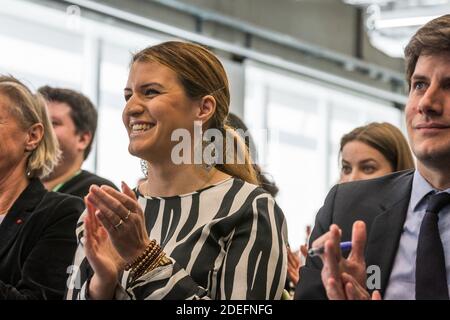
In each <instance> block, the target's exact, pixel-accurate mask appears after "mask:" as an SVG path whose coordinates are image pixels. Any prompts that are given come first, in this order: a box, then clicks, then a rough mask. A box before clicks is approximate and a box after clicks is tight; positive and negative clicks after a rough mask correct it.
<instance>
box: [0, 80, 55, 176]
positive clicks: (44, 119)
mask: <svg viewBox="0 0 450 320" xmlns="http://www.w3.org/2000/svg"><path fill="white" fill-rule="evenodd" d="M0 94H3V95H5V96H6V97H8V99H9V100H10V101H11V103H12V104H11V111H12V112H13V114H14V115H15V116H16V117H17V119H18V120H19V121H20V123H21V125H22V126H23V128H25V129H28V128H30V127H31V126H32V125H34V124H36V123H41V124H42V126H43V127H44V135H43V137H42V139H41V141H40V142H39V144H38V146H37V147H36V149H34V150H33V151H32V152H31V153H30V155H29V156H28V159H27V168H26V173H27V175H28V176H29V177H39V178H43V177H45V176H47V175H48V174H49V173H50V172H51V171H52V170H53V168H54V166H55V165H56V164H57V162H58V160H59V156H60V153H61V151H60V150H59V146H58V140H57V139H56V136H55V134H54V132H53V128H52V125H51V121H50V119H49V117H48V114H47V110H46V105H45V101H44V99H43V98H42V97H41V96H40V95H39V94H36V95H34V94H33V93H32V92H31V91H30V89H28V88H27V87H26V86H25V85H24V84H23V83H22V82H20V81H19V80H17V79H16V78H14V77H12V76H3V75H0Z"/></svg>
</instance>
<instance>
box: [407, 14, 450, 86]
mask: <svg viewBox="0 0 450 320" xmlns="http://www.w3.org/2000/svg"><path fill="white" fill-rule="evenodd" d="M435 54H447V55H449V57H450V14H446V15H443V16H441V17H439V18H436V19H433V20H431V21H430V22H428V23H427V24H425V25H424V26H423V27H422V28H420V29H419V30H418V31H417V32H416V34H415V35H414V36H413V37H412V38H411V40H410V41H409V43H408V45H407V46H406V48H405V62H406V80H407V81H408V85H409V89H411V77H412V75H413V73H414V69H415V68H416V64H417V60H418V59H419V57H420V56H421V55H435Z"/></svg>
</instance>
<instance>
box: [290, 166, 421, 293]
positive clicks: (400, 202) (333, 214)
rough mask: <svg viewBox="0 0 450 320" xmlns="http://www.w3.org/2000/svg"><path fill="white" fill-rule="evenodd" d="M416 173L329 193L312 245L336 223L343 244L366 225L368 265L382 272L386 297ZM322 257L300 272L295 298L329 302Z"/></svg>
mask: <svg viewBox="0 0 450 320" xmlns="http://www.w3.org/2000/svg"><path fill="white" fill-rule="evenodd" d="M413 176H414V170H408V171H402V172H398V173H393V174H390V175H387V176H384V177H381V178H377V179H371V180H364V181H356V182H350V183H343V184H340V185H336V186H335V187H334V188H333V189H331V191H330V192H329V194H328V196H327V198H326V200H325V203H324V205H323V207H322V208H321V209H320V210H319V212H318V214H317V217H316V223H315V226H314V230H313V232H312V233H311V239H310V246H311V244H312V242H313V241H314V240H316V239H317V238H318V237H320V236H321V235H322V234H324V233H326V232H327V231H328V230H329V227H330V225H331V224H333V223H335V224H337V225H338V226H339V227H340V228H341V229H342V241H350V240H351V232H352V225H353V223H354V222H355V221H356V220H362V221H364V222H365V223H366V230H367V243H366V251H365V257H366V264H367V266H370V265H376V266H379V267H380V271H381V295H382V296H383V295H384V292H385V290H386V286H387V284H388V280H389V276H390V274H391V270H392V266H393V262H394V259H395V255H396V253H397V249H398V246H399V242H400V236H401V232H402V229H403V224H404V223H405V219H406V214H407V211H408V205H409V201H410V197H411V189H412V181H413ZM321 269H322V262H321V260H320V258H319V257H314V258H310V257H308V258H307V259H306V264H305V266H304V267H302V268H301V269H300V281H299V283H298V285H297V288H296V291H295V299H326V298H327V297H326V293H325V289H324V287H323V285H322V281H321V278H320V272H321Z"/></svg>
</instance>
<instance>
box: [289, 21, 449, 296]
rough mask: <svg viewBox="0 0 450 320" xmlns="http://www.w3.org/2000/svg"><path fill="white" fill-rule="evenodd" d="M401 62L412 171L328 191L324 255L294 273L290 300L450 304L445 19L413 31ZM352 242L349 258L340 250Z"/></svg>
mask: <svg viewBox="0 0 450 320" xmlns="http://www.w3.org/2000/svg"><path fill="white" fill-rule="evenodd" d="M405 58H406V64H407V74H406V75H407V80H408V83H409V87H410V92H409V98H408V103H407V105H406V109H405V115H406V125H407V129H408V136H409V140H410V143H411V147H412V150H413V152H414V154H415V155H416V157H417V170H415V171H404V172H399V173H394V174H392V175H388V176H385V177H382V178H378V179H373V180H366V181H358V182H352V183H347V184H341V185H338V186H335V187H334V188H333V189H332V190H331V191H330V193H329V194H328V196H327V198H326V200H325V204H324V206H323V207H322V208H321V209H320V211H319V213H318V214H317V217H316V224H315V227H314V230H313V232H312V235H311V240H310V246H312V247H313V248H314V247H315V248H318V247H322V246H323V253H321V254H320V255H319V257H308V259H307V261H306V265H305V266H304V267H303V268H301V269H300V281H299V284H298V286H297V289H296V294H295V297H296V299H326V298H329V299H370V298H375V299H380V298H381V297H383V298H385V299H448V298H449V286H448V284H447V278H450V15H445V16H442V17H439V18H437V19H434V20H432V21H430V22H429V23H427V24H426V25H425V26H423V27H422V28H421V29H419V31H417V33H416V34H415V35H414V37H413V38H412V39H411V41H410V42H409V44H408V46H407V47H406V49H405ZM350 239H351V241H352V251H351V252H350V254H349V255H347V253H346V252H341V249H340V242H341V241H349V240H350ZM368 267H370V270H371V272H373V274H371V272H369V278H370V279H369V280H374V281H373V282H372V283H368V282H369V281H368V278H367V273H366V272H367V271H368V270H369V269H367V268H368ZM372 276H373V277H372ZM372 289H377V290H375V291H373V293H372V296H371V295H370V294H369V292H368V291H372Z"/></svg>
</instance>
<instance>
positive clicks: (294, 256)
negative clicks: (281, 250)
mask: <svg viewBox="0 0 450 320" xmlns="http://www.w3.org/2000/svg"><path fill="white" fill-rule="evenodd" d="M287 252H288V276H289V279H290V280H291V281H292V282H293V283H294V285H297V283H298V281H299V269H300V267H301V266H303V263H302V259H301V256H300V253H301V255H302V256H303V257H304V258H305V259H306V256H307V255H308V248H307V247H306V245H301V246H300V250H299V251H294V252H292V251H291V248H289V247H288V248H287Z"/></svg>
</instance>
